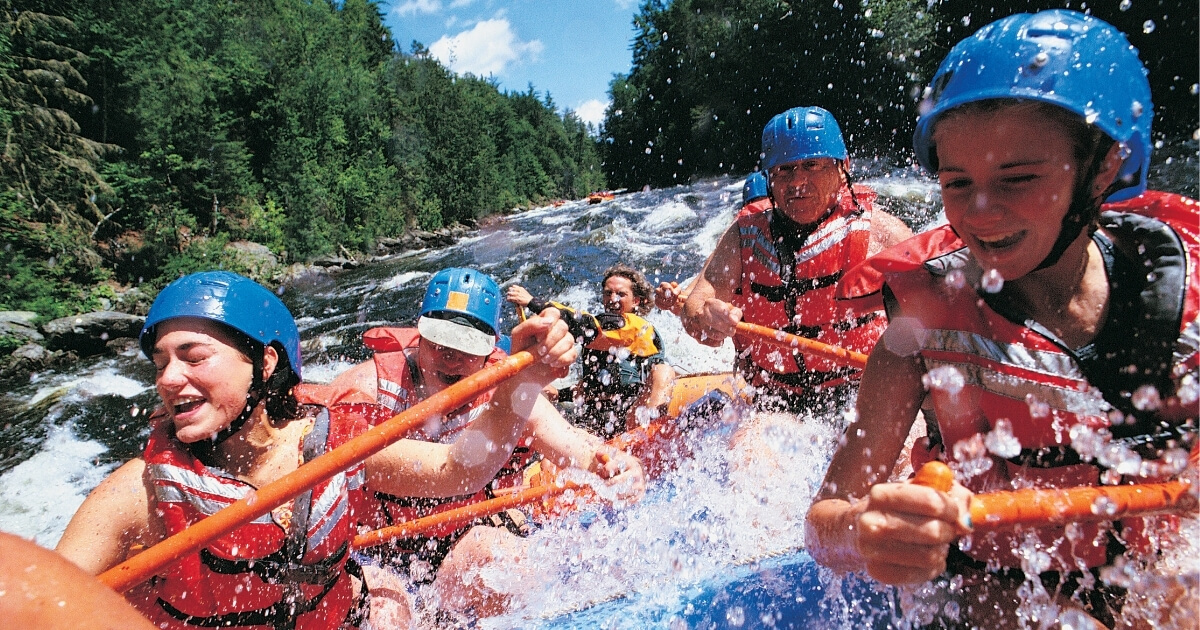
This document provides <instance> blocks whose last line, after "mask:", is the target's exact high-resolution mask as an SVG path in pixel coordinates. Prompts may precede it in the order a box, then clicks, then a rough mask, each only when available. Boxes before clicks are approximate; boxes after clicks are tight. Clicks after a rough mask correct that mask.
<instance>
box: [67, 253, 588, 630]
mask: <svg viewBox="0 0 1200 630" xmlns="http://www.w3.org/2000/svg"><path fill="white" fill-rule="evenodd" d="M531 321H532V320H531ZM514 333H515V336H514V338H515V341H516V343H517V345H518V347H524V346H530V345H535V346H536V349H537V350H538V354H539V356H540V357H541V361H539V362H538V363H537V365H536V367H534V368H531V369H530V370H526V372H525V373H523V374H527V376H524V378H522V379H510V381H509V382H508V383H506V384H505V385H503V386H501V387H500V388H498V392H499V393H500V394H501V395H505V396H510V397H511V396H514V395H515V394H516V392H517V391H518V389H519V390H520V391H525V389H524V388H527V387H529V386H532V387H533V389H532V391H533V392H537V391H539V390H540V388H541V387H543V386H545V384H547V383H549V382H550V381H551V380H553V379H554V377H555V374H558V373H559V370H560V369H561V368H563V367H565V366H567V365H569V364H570V362H571V361H573V360H574V358H575V352H574V349H573V340H572V339H571V338H570V336H569V335H568V334H566V328H565V326H564V325H563V324H561V322H554V321H553V320H552V319H550V318H542V319H540V320H539V321H538V322H536V323H535V324H534V325H533V326H529V327H526V328H524V329H518V330H516V331H514ZM141 346H142V350H143V352H145V354H146V356H147V357H149V358H150V359H151V360H152V361H153V362H154V366H155V387H156V388H157V390H158V394H159V396H160V397H161V399H162V403H163V405H162V407H161V408H160V410H159V411H158V412H156V413H155V414H153V415H152V417H151V420H152V422H153V428H152V432H151V435H150V440H149V443H148V444H147V446H146V450H145V452H144V454H143V455H142V457H139V458H136V459H133V460H131V461H129V462H127V463H126V464H125V465H123V466H121V467H120V468H118V469H117V470H116V471H115V472H113V473H112V474H111V475H110V476H109V477H108V478H107V479H105V480H104V481H103V482H102V483H101V484H100V486H99V487H97V488H96V489H95V490H94V491H93V492H92V493H91V494H90V495H89V496H88V498H87V499H86V500H85V501H84V503H83V505H82V506H81V507H80V508H79V511H78V512H77V513H76V514H75V516H74V517H73V518H72V520H71V522H70V524H69V525H68V526H67V529H66V532H65V533H64V534H63V537H62V539H61V540H60V541H59V544H58V551H59V552H60V553H62V554H63V555H64V556H65V557H66V558H68V559H70V560H72V561H73V562H75V563H76V564H77V565H79V566H80V567H81V568H83V569H84V570H85V571H88V572H89V573H92V574H99V573H101V572H103V571H106V570H108V569H110V568H112V567H113V566H116V565H117V564H119V563H121V562H123V561H124V560H126V559H127V558H128V557H129V556H130V555H132V554H133V553H136V549H137V548H140V547H147V546H151V545H154V544H157V543H158V542H160V541H162V540H163V539H165V538H166V537H167V536H170V535H172V534H175V533H177V532H179V531H182V530H183V529H185V528H187V527H189V526H190V525H192V524H194V523H196V522H197V521H199V520H201V519H203V518H204V517H206V516H208V515H210V514H212V513H214V512H216V511H217V510H219V509H221V508H223V507H225V506H226V505H228V504H230V503H232V502H234V501H236V500H237V499H239V498H241V497H243V496H245V495H246V494H247V493H249V492H252V491H253V489H254V488H256V487H261V486H263V485H265V484H268V483H271V482H272V481H275V480H276V479H278V478H280V477H282V476H283V475H285V474H287V473H289V472H291V471H292V470H294V469H296V468H297V467H298V466H300V465H301V464H302V463H303V462H304V461H308V460H311V459H313V458H315V457H317V456H319V455H321V454H322V453H324V452H326V451H327V450H329V449H332V448H336V447H337V446H339V445H340V444H342V443H344V442H346V441H347V440H349V439H350V438H352V437H354V436H355V435H357V434H358V433H360V432H362V431H363V430H365V429H366V428H368V427H369V426H370V424H372V423H374V422H377V421H379V419H380V418H385V419H386V418H387V417H390V416H391V413H390V412H388V411H387V410H385V409H382V408H379V407H377V406H374V405H356V406H350V405H334V406H331V407H317V406H304V405H301V404H300V402H299V401H298V400H297V398H296V397H295V396H294V395H293V389H294V387H295V386H296V385H297V384H298V383H299V382H300V365H301V361H300V337H299V333H298V331H297V329H296V324H295V322H294V321H293V319H292V316H291V314H290V313H289V312H288V310H287V308H286V307H285V306H284V305H283V303H282V302H280V301H279V298H277V297H276V296H275V295H274V294H273V293H271V292H270V291H268V290H267V289H265V288H263V287H262V286H260V285H258V284H257V283H255V282H253V281H251V280H249V279H247V278H244V277H242V276H239V275H237V274H233V273H228V272H205V273H197V274H192V275H190V276H186V277H184V278H181V279H179V280H177V281H175V282H173V283H171V284H170V285H168V286H167V287H166V288H165V289H163V290H162V292H161V293H160V294H159V295H158V297H157V298H156V299H155V301H154V304H153V305H152V306H151V308H150V312H149V314H148V315H147V317H146V323H145V327H144V328H143V329H142V333H141ZM514 407H516V406H515V405H504V406H496V407H495V408H494V409H493V410H491V411H490V412H489V413H485V414H482V415H481V417H480V418H479V419H478V420H477V421H476V423H475V424H474V425H473V428H474V430H475V432H477V433H476V435H474V436H472V437H470V438H468V437H467V435H466V434H464V435H463V437H462V438H460V439H459V440H457V441H455V442H453V443H451V444H447V445H440V444H429V443H425V442H415V441H410V440H403V441H401V442H398V443H396V444H394V445H393V446H392V447H389V448H388V449H385V450H384V451H382V452H380V453H379V454H377V455H374V456H372V457H371V458H369V459H367V460H366V462H365V463H364V464H362V465H360V466H356V467H354V468H353V469H350V470H347V471H344V472H342V473H340V474H338V475H337V476H335V477H333V478H331V479H329V480H326V481H324V482H322V483H321V484H319V485H317V486H316V487H315V488H313V489H312V490H311V491H309V492H307V493H305V494H303V495H301V496H300V497H297V498H296V499H294V500H293V501H292V502H290V503H289V504H286V505H285V506H282V507H280V508H277V509H276V510H274V511H272V512H271V513H270V514H268V515H266V516H263V517H261V518H259V519H256V520H255V521H253V522H252V523H250V524H248V525H245V526H243V527H242V528H240V529H238V530H236V531H235V532H234V533H232V534H229V535H227V536H225V537H222V538H221V539H219V540H218V541H216V542H214V543H211V544H210V545H208V546H207V547H205V548H204V549H202V550H201V551H200V552H198V553H195V554H191V555H188V556H185V557H184V558H183V559H181V560H180V561H178V562H177V563H175V564H173V565H172V566H170V567H169V568H167V569H165V570H163V572H162V573H160V574H159V575H158V576H156V577H154V578H153V579H152V580H150V581H149V582H146V583H144V584H142V585H140V586H138V587H135V588H134V589H132V590H131V591H130V592H129V593H128V594H127V597H128V598H129V600H130V601H131V602H132V603H133V604H134V605H135V606H136V607H138V608H139V610H140V611H141V612H142V613H143V614H144V615H146V616H147V617H148V618H150V619H151V620H152V621H153V622H154V623H155V625H156V626H158V627H161V628H187V627H195V626H207V627H215V626H220V627H239V626H249V627H256V628H258V627H276V628H278V627H293V628H304V629H310V628H311V629H326V628H328V629H334V628H343V627H347V626H351V627H357V626H358V625H359V624H360V623H361V622H363V620H365V619H366V617H367V614H368V611H369V610H371V604H370V598H369V597H368V594H367V593H368V591H367V589H366V588H365V587H364V585H363V579H362V578H363V575H364V574H363V571H362V570H361V568H360V567H358V566H357V564H356V563H354V562H353V561H352V560H351V559H350V556H349V554H348V549H349V543H350V540H351V539H352V538H353V536H354V535H355V534H356V533H358V527H359V524H360V523H359V520H358V517H357V516H356V514H355V512H356V510H355V508H357V507H359V506H362V505H364V501H366V499H365V498H364V497H363V496H362V495H363V493H364V491H365V490H368V489H369V490H378V491H383V492H391V493H397V494H407V495H419V496H449V495H457V494H462V493H463V492H473V491H475V490H477V489H479V488H481V487H482V486H484V485H485V484H487V483H488V482H489V481H491V479H492V477H493V475H494V474H495V471H496V470H497V469H499V468H500V466H501V465H503V463H504V462H505V461H507V459H508V456H509V453H510V452H511V450H512V448H513V447H515V446H516V442H517V437H518V436H519V434H520V431H521V429H522V428H523V427H524V424H525V420H526V417H527V415H528V414H527V411H528V410H527V409H525V410H524V411H519V410H514ZM481 443H487V444H492V445H497V446H500V448H480V447H479V444H481ZM376 575H379V573H376ZM367 581H368V582H372V580H371V579H370V578H368V580H367Z"/></svg>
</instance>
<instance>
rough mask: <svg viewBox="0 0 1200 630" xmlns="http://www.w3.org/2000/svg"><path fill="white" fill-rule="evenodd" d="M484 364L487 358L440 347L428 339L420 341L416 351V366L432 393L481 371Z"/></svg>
mask: <svg viewBox="0 0 1200 630" xmlns="http://www.w3.org/2000/svg"><path fill="white" fill-rule="evenodd" d="M486 363H487V357H479V356H475V355H473V354H467V353H465V352H460V351H458V350H455V349H454V348H448V347H446V346H440V345H438V344H436V343H433V342H432V341H429V340H428V339H421V345H420V346H419V348H418V350H417V366H418V367H419V368H420V369H421V375H422V376H424V377H425V378H424V379H423V380H424V381H425V383H427V384H429V385H432V386H433V390H434V391H441V390H442V389H444V388H445V387H448V386H450V385H453V384H455V383H457V382H459V381H460V380H462V379H463V377H465V376H470V375H471V374H474V373H476V372H478V371H479V370H482V369H483V366H484V365H485V364H486Z"/></svg>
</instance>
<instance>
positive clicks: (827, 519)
mask: <svg viewBox="0 0 1200 630" xmlns="http://www.w3.org/2000/svg"><path fill="white" fill-rule="evenodd" d="M889 333H891V334H892V336H893V337H894V336H895V330H894V329H891V328H889ZM888 341H889V334H888V333H885V335H884V338H883V339H882V340H880V343H879V344H878V345H876V347H875V349H874V351H872V353H871V356H870V360H869V361H868V363H867V368H866V370H865V371H864V373H863V380H862V386H861V388H860V390H859V397H858V420H857V421H856V422H854V423H853V424H851V425H850V427H849V428H847V430H846V434H845V436H844V437H843V440H842V442H841V444H840V446H839V447H838V449H837V451H836V452H835V453H834V456H833V461H832V462H831V463H830V466H829V470H828V471H827V473H826V475H825V480H824V482H823V484H822V486H821V490H820V491H819V493H818V495H817V497H816V500H815V502H814V503H813V505H812V508H811V509H810V510H809V512H808V518H807V523H806V525H807V531H806V542H807V547H808V551H809V553H810V554H811V555H812V556H813V558H814V559H815V560H816V561H817V562H819V563H821V564H823V565H825V566H828V567H830V568H833V569H836V570H840V571H859V570H865V571H866V572H867V573H868V574H869V575H871V576H872V577H873V578H875V579H877V580H879V581H881V582H885V583H889V584H904V583H912V582H923V581H926V580H929V579H932V578H933V577H934V576H936V575H938V574H940V573H941V572H942V571H944V570H945V559H946V552H947V550H948V548H949V547H948V545H949V544H950V543H951V542H952V541H953V540H954V539H955V538H956V537H957V536H959V535H961V534H962V533H963V529H962V527H961V526H960V525H959V524H958V523H959V514H960V510H962V509H965V507H966V499H965V497H966V496H969V493H967V492H966V491H965V490H964V489H962V488H961V486H957V487H956V488H955V489H954V490H953V491H952V493H951V494H947V493H942V492H938V491H935V490H932V489H930V488H926V487H923V486H918V485H915V484H911V483H881V482H883V481H886V479H887V478H888V475H889V473H890V472H891V471H892V468H893V466H894V464H895V463H896V458H897V457H898V456H899V454H900V452H901V450H902V448H903V445H904V441H905V438H906V436H907V435H908V432H909V429H910V428H911V427H912V423H913V421H914V420H915V418H916V414H917V411H918V409H919V406H920V402H921V400H922V398H923V397H924V393H925V392H924V388H923V386H922V384H921V375H922V373H923V371H922V369H921V365H920V363H919V362H918V361H917V359H916V358H915V357H904V356H899V355H897V354H894V353H892V352H891V351H889V350H888V345H889V344H888Z"/></svg>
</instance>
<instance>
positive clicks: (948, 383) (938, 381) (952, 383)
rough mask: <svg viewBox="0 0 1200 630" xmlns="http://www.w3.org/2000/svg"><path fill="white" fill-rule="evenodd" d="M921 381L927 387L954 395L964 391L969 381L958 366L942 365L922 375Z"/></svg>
mask: <svg viewBox="0 0 1200 630" xmlns="http://www.w3.org/2000/svg"><path fill="white" fill-rule="evenodd" d="M921 383H922V384H923V385H925V389H928V390H940V391H944V392H946V393H947V394H950V395H951V396H953V395H955V394H957V393H959V392H960V391H962V388H963V387H964V386H966V384H967V381H966V378H965V377H964V376H963V373H962V372H960V371H959V369H958V368H956V367H954V366H953V365H942V366H939V367H936V368H933V369H932V370H929V371H928V372H926V373H925V374H924V375H923V376H922V377H921Z"/></svg>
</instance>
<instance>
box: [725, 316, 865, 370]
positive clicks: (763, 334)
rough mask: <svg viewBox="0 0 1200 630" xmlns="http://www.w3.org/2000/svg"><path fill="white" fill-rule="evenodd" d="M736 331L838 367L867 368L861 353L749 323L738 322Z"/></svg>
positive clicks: (863, 355)
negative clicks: (836, 364) (828, 361)
mask: <svg viewBox="0 0 1200 630" xmlns="http://www.w3.org/2000/svg"><path fill="white" fill-rule="evenodd" d="M737 331H738V332H739V333H742V334H743V335H749V336H751V337H757V338H759V339H761V340H762V341H766V342H767V343H773V344H775V345H777V346H781V347H784V348H792V349H794V350H799V351H800V352H803V353H804V354H811V355H813V356H816V357H821V358H822V359H828V360H830V361H833V362H834V363H838V364H840V365H845V366H848V367H853V368H864V367H866V366H867V355H865V354H863V353H861V352H855V351H853V350H847V349H846V348H841V347H838V346H831V345H829V344H827V343H821V342H820V341H815V340H813V339H805V338H804V337H800V336H798V335H793V334H791V333H785V332H783V331H782V330H775V329H774V328H767V327H766V326H759V325H758V324H751V323H749V322H738V325H737Z"/></svg>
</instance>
